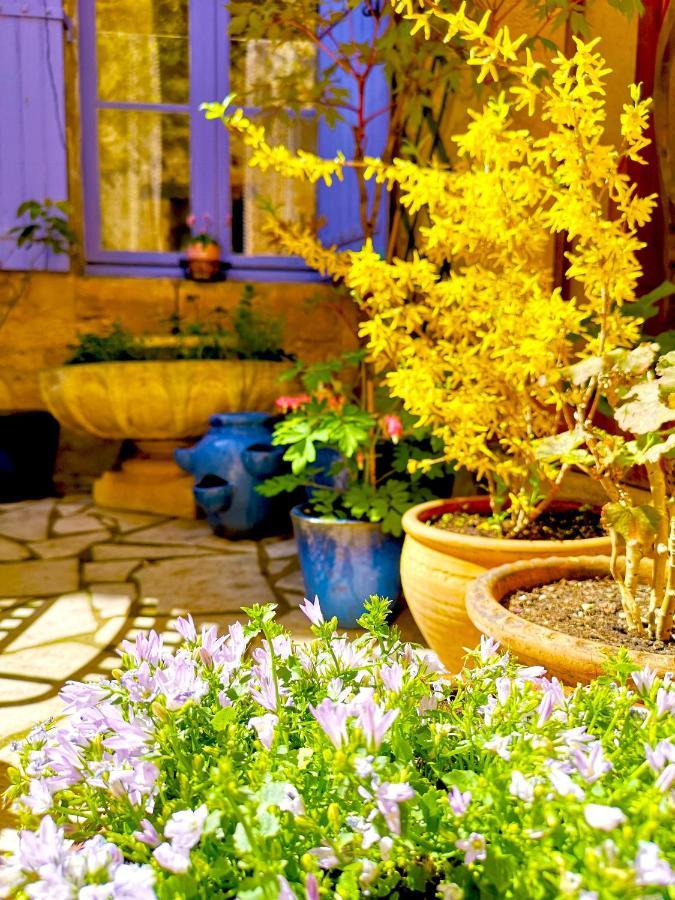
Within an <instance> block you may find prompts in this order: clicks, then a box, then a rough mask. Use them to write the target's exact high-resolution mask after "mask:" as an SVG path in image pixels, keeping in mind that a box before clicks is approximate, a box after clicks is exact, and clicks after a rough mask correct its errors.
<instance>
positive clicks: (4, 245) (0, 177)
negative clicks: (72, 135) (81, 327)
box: [0, 0, 69, 271]
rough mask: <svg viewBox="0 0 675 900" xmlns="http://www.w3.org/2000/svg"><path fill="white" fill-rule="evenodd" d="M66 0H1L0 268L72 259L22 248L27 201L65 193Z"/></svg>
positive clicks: (52, 266) (54, 266)
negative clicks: (19, 229)
mask: <svg viewBox="0 0 675 900" xmlns="http://www.w3.org/2000/svg"><path fill="white" fill-rule="evenodd" d="M63 32H64V16H63V9H62V0H0V85H2V90H0V268H3V269H34V270H38V269H48V270H50V271H65V270H67V269H68V266H69V261H68V257H67V256H65V255H61V254H56V255H55V254H52V253H51V252H50V251H48V250H45V249H43V248H41V247H32V248H29V249H23V250H19V249H18V248H17V246H16V242H15V239H14V237H12V236H8V235H7V231H8V229H10V228H12V227H13V226H14V225H17V224H18V223H17V220H16V209H17V207H18V206H19V204H20V203H22V202H23V201H24V200H37V201H39V202H42V201H44V200H45V199H46V198H50V199H51V200H54V201H57V200H65V199H67V197H68V177H67V160H66V128H65V103H64V71H63V40H64V35H63Z"/></svg>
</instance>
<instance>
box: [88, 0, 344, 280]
mask: <svg viewBox="0 0 675 900" xmlns="http://www.w3.org/2000/svg"><path fill="white" fill-rule="evenodd" d="M80 21H81V53H80V60H81V84H82V142H83V146H82V158H83V177H84V195H85V251H86V255H87V261H88V263H89V264H90V266H91V269H92V271H99V272H102V273H117V272H119V273H125V272H126V273H133V272H136V273H138V274H179V273H180V269H179V260H180V258H181V255H182V254H181V252H180V249H181V245H182V243H183V241H184V239H185V237H186V236H187V234H188V231H189V229H188V228H187V226H186V224H185V220H186V217H187V216H188V214H189V213H190V212H193V213H194V214H195V215H197V216H198V217H199V216H202V217H203V216H207V217H208V218H209V219H210V221H211V222H212V223H213V224H212V231H213V233H214V236H215V237H216V238H217V239H218V240H219V242H220V244H221V247H222V248H223V256H224V258H225V259H227V260H228V261H229V262H230V263H231V264H232V266H233V274H234V276H235V277H237V276H239V277H243V278H251V277H256V276H257V277H263V278H264V277H269V278H282V277H288V276H289V275H291V276H292V277H295V278H311V277H313V275H312V273H310V272H309V271H308V270H307V267H306V266H305V264H304V263H303V262H302V261H301V260H298V259H294V258H284V257H279V256H275V255H274V254H273V251H272V249H271V248H270V247H269V246H268V244H267V243H266V241H265V238H264V236H263V235H262V233H261V223H262V219H263V216H264V213H263V212H262V210H261V209H260V207H259V203H258V200H259V198H261V199H262V198H264V199H269V200H270V201H271V202H272V203H273V204H274V206H275V207H276V208H277V209H278V210H280V212H281V214H282V215H283V216H284V217H287V218H297V217H298V216H303V217H305V218H308V219H311V218H313V217H314V216H315V214H316V213H317V211H318V210H320V207H321V206H323V205H324V204H323V203H322V201H321V200H320V198H318V197H317V189H315V188H313V187H308V186H307V185H305V184H302V183H300V182H290V181H288V180H287V179H281V178H279V177H277V176H275V175H273V174H267V175H261V173H260V172H259V171H257V170H254V169H249V168H248V167H247V166H246V153H245V152H244V149H243V148H242V147H241V146H240V145H239V144H238V142H237V141H236V140H231V139H230V137H229V135H228V134H227V133H226V132H225V129H223V128H222V127H221V126H219V125H218V123H214V122H207V121H206V120H205V119H204V117H203V114H202V113H201V112H200V111H199V104H200V103H201V102H203V101H204V100H210V99H218V98H222V97H224V96H226V95H227V94H228V93H229V92H230V91H231V90H233V91H236V92H237V93H238V94H239V95H244V94H245V90H244V89H243V88H244V85H245V84H246V83H250V82H252V81H253V80H255V79H256V78H257V79H258V80H259V76H260V73H261V72H264V73H265V78H266V79H267V80H268V82H269V83H270V84H273V80H274V79H275V78H282V77H283V75H284V71H285V70H286V67H287V66H289V65H292V64H297V59H298V56H299V55H301V56H303V55H304V57H307V59H306V63H307V72H308V78H312V77H313V72H314V69H315V66H316V65H317V60H316V58H315V56H314V50H313V45H312V44H311V43H305V42H302V41H293V40H289V42H288V44H287V45H286V47H287V49H286V52H285V53H275V54H270V53H269V52H268V46H267V43H268V42H267V41H264V40H236V41H232V42H230V41H229V40H228V36H227V10H226V9H225V8H224V5H223V0H193V2H191V3H190V2H189V0H81V2H80ZM303 62H304V58H303ZM255 101H256V98H255V97H252V98H251V97H247V100H246V102H247V104H250V105H247V106H246V107H245V109H246V111H247V112H249V113H251V114H255V111H256V107H255ZM270 135H271V139H272V140H274V141H276V142H283V143H285V144H287V145H289V146H291V147H296V148H300V147H302V148H303V149H307V150H316V149H317V147H318V146H319V145H320V144H321V145H323V146H322V148H321V149H322V151H323V152H325V147H326V141H325V138H324V139H323V140H321V141H320V140H319V126H318V124H317V122H316V119H315V117H314V116H313V115H312V114H311V113H310V112H308V113H307V114H306V115H301V116H299V117H296V118H295V119H294V120H289V121H287V120H274V122H273V124H272V125H271V127H270Z"/></svg>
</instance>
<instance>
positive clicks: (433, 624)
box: [401, 497, 610, 672]
mask: <svg viewBox="0 0 675 900" xmlns="http://www.w3.org/2000/svg"><path fill="white" fill-rule="evenodd" d="M575 505H578V504H572V503H561V504H558V508H569V507H570V506H575ZM460 509H465V510H468V511H469V512H478V513H481V514H489V511H490V504H489V501H488V499H487V498H485V497H466V498H457V499H455V500H432V501H430V502H429V503H420V504H419V505H418V506H413V507H412V508H411V509H409V510H408V511H407V512H406V513H405V515H404V516H403V529H404V531H405V533H406V539H405V542H404V544H403V552H402V554H401V582H402V584H403V593H404V595H405V598H406V600H407V601H408V606H409V607H410V611H411V612H412V614H413V618H414V619H415V622H416V623H417V625H418V627H419V629H420V631H421V632H422V634H423V635H424V638H425V640H426V641H427V643H428V644H429V646H430V647H431V648H432V649H433V650H435V651H436V653H438V655H439V656H440V658H441V659H442V661H443V662H444V664H445V665H446V666H447V667H448V669H449V670H450V671H451V672H457V671H459V669H460V668H461V666H462V660H463V658H464V649H465V648H473V647H475V646H476V644H477V643H478V640H479V638H480V634H479V632H478V631H477V630H476V628H475V627H474V626H473V625H472V623H471V621H470V619H469V617H468V615H467V612H466V606H465V596H466V590H467V588H468V586H469V585H470V584H471V583H472V582H473V581H474V580H475V579H476V578H478V576H479V575H482V574H483V572H485V571H486V569H491V568H493V567H494V566H500V565H503V564H505V563H511V562H516V561H517V560H521V559H536V558H541V557H547V556H548V557H566V556H578V555H581V554H583V555H587V556H596V555H602V554H608V553H609V552H610V542H609V538H608V537H597V538H586V539H583V540H578V541H517V540H503V539H500V538H488V537H480V536H474V535H467V534H454V533H453V532H450V531H445V530H444V529H441V528H433V527H432V526H429V525H427V524H426V523H427V522H428V521H429V519H432V518H435V517H436V516H439V515H442V514H443V513H445V512H452V511H457V510H460Z"/></svg>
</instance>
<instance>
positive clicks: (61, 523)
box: [52, 513, 101, 534]
mask: <svg viewBox="0 0 675 900" xmlns="http://www.w3.org/2000/svg"><path fill="white" fill-rule="evenodd" d="M100 530H101V520H100V519H99V518H98V517H97V516H93V515H91V514H90V513H82V514H81V515H75V516H66V517H65V518H59V519H57V520H56V522H55V523H54V526H53V528H52V533H53V534H84V533H86V532H88V531H100Z"/></svg>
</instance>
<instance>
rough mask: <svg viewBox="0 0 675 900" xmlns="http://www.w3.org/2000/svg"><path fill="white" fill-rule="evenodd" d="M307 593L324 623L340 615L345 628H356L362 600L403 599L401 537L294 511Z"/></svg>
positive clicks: (360, 524) (368, 525)
mask: <svg viewBox="0 0 675 900" xmlns="http://www.w3.org/2000/svg"><path fill="white" fill-rule="evenodd" d="M291 519H292V520H293V531H294V532H295V539H296V542H297V545H298V556H299V557H300V568H301V570H302V578H303V581H304V583H305V594H306V596H307V597H309V598H310V599H314V596H315V595H316V596H318V598H319V601H320V603H321V609H322V611H323V614H324V616H325V617H326V619H330V618H332V617H333V616H337V619H338V622H339V623H340V625H341V626H342V627H343V628H355V627H357V621H356V620H357V619H358V618H359V616H361V615H362V614H363V611H364V609H363V601H364V600H367V599H368V597H369V596H370V595H371V594H378V595H379V596H380V597H388V598H389V599H390V600H391V601H393V605H394V607H395V606H396V605H397V604H398V602H399V600H400V597H401V577H400V574H399V567H400V561H401V547H402V544H403V539H402V538H395V537H392V536H391V535H389V534H383V533H382V529H381V528H380V526H379V525H376V524H372V523H370V522H358V521H356V520H352V519H347V520H340V519H322V518H318V517H315V516H310V515H307V514H306V513H304V512H303V510H302V507H301V506H296V507H295V508H294V509H293V510H292V511H291Z"/></svg>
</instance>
